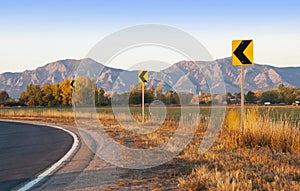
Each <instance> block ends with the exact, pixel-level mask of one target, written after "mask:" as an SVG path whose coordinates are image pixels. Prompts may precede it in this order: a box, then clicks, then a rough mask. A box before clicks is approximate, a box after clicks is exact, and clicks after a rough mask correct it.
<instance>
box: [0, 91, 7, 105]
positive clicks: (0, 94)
mask: <svg viewBox="0 0 300 191" xmlns="http://www.w3.org/2000/svg"><path fill="white" fill-rule="evenodd" d="M8 99H9V95H8V93H7V92H6V91H5V90H1V91H0V105H4V104H5V103H6V102H7V101H8Z"/></svg>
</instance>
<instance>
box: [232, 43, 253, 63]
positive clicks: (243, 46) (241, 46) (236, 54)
mask: <svg viewBox="0 0 300 191" xmlns="http://www.w3.org/2000/svg"><path fill="white" fill-rule="evenodd" d="M253 64H254V58H253V40H233V41H232V65H233V66H247V65H253Z"/></svg>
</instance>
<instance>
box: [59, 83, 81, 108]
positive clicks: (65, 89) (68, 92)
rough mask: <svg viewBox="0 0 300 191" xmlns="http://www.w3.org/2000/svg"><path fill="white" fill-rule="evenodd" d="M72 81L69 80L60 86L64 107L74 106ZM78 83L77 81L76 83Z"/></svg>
mask: <svg viewBox="0 0 300 191" xmlns="http://www.w3.org/2000/svg"><path fill="white" fill-rule="evenodd" d="M71 82H72V80H70V79H67V80H64V81H63V82H60V83H59V84H58V88H59V93H60V99H61V100H60V102H61V104H62V105H63V106H70V105H72V87H71ZM76 83H77V81H76Z"/></svg>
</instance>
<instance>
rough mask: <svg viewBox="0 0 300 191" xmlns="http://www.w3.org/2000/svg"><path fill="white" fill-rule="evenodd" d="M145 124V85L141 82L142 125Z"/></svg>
mask: <svg viewBox="0 0 300 191" xmlns="http://www.w3.org/2000/svg"><path fill="white" fill-rule="evenodd" d="M144 122H145V83H144V82H142V123H144Z"/></svg>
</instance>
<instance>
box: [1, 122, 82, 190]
mask: <svg viewBox="0 0 300 191" xmlns="http://www.w3.org/2000/svg"><path fill="white" fill-rule="evenodd" d="M0 121H4V122H5V121H8V122H16V123H27V124H32V125H42V126H48V127H53V128H56V129H61V130H63V131H65V132H67V133H69V134H70V135H71V136H72V137H73V145H72V147H71V149H70V150H69V151H68V152H67V153H66V154H65V155H64V156H63V157H62V158H61V159H59V161H57V162H56V163H54V164H53V165H52V166H51V167H50V168H48V169H47V170H45V171H44V172H43V173H41V174H40V175H38V176H37V177H36V178H35V179H33V180H31V181H30V182H28V183H27V184H25V185H24V186H22V187H21V188H20V189H18V191H26V190H29V189H30V188H32V187H33V186H34V185H36V184H37V183H38V182H40V181H41V180H43V179H44V178H45V177H46V176H48V175H49V174H50V173H51V172H53V171H54V170H55V169H57V168H58V167H59V166H60V165H61V164H62V163H63V162H64V161H66V160H67V159H68V158H69V157H70V156H71V155H72V154H73V153H74V152H75V150H76V148H77V147H78V145H79V140H78V137H77V135H76V134H75V133H73V132H72V131H69V130H67V129H64V128H62V127H59V126H55V125H48V124H37V123H30V122H29V123H28V122H23V121H14V120H2V119H1V120H0Z"/></svg>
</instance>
